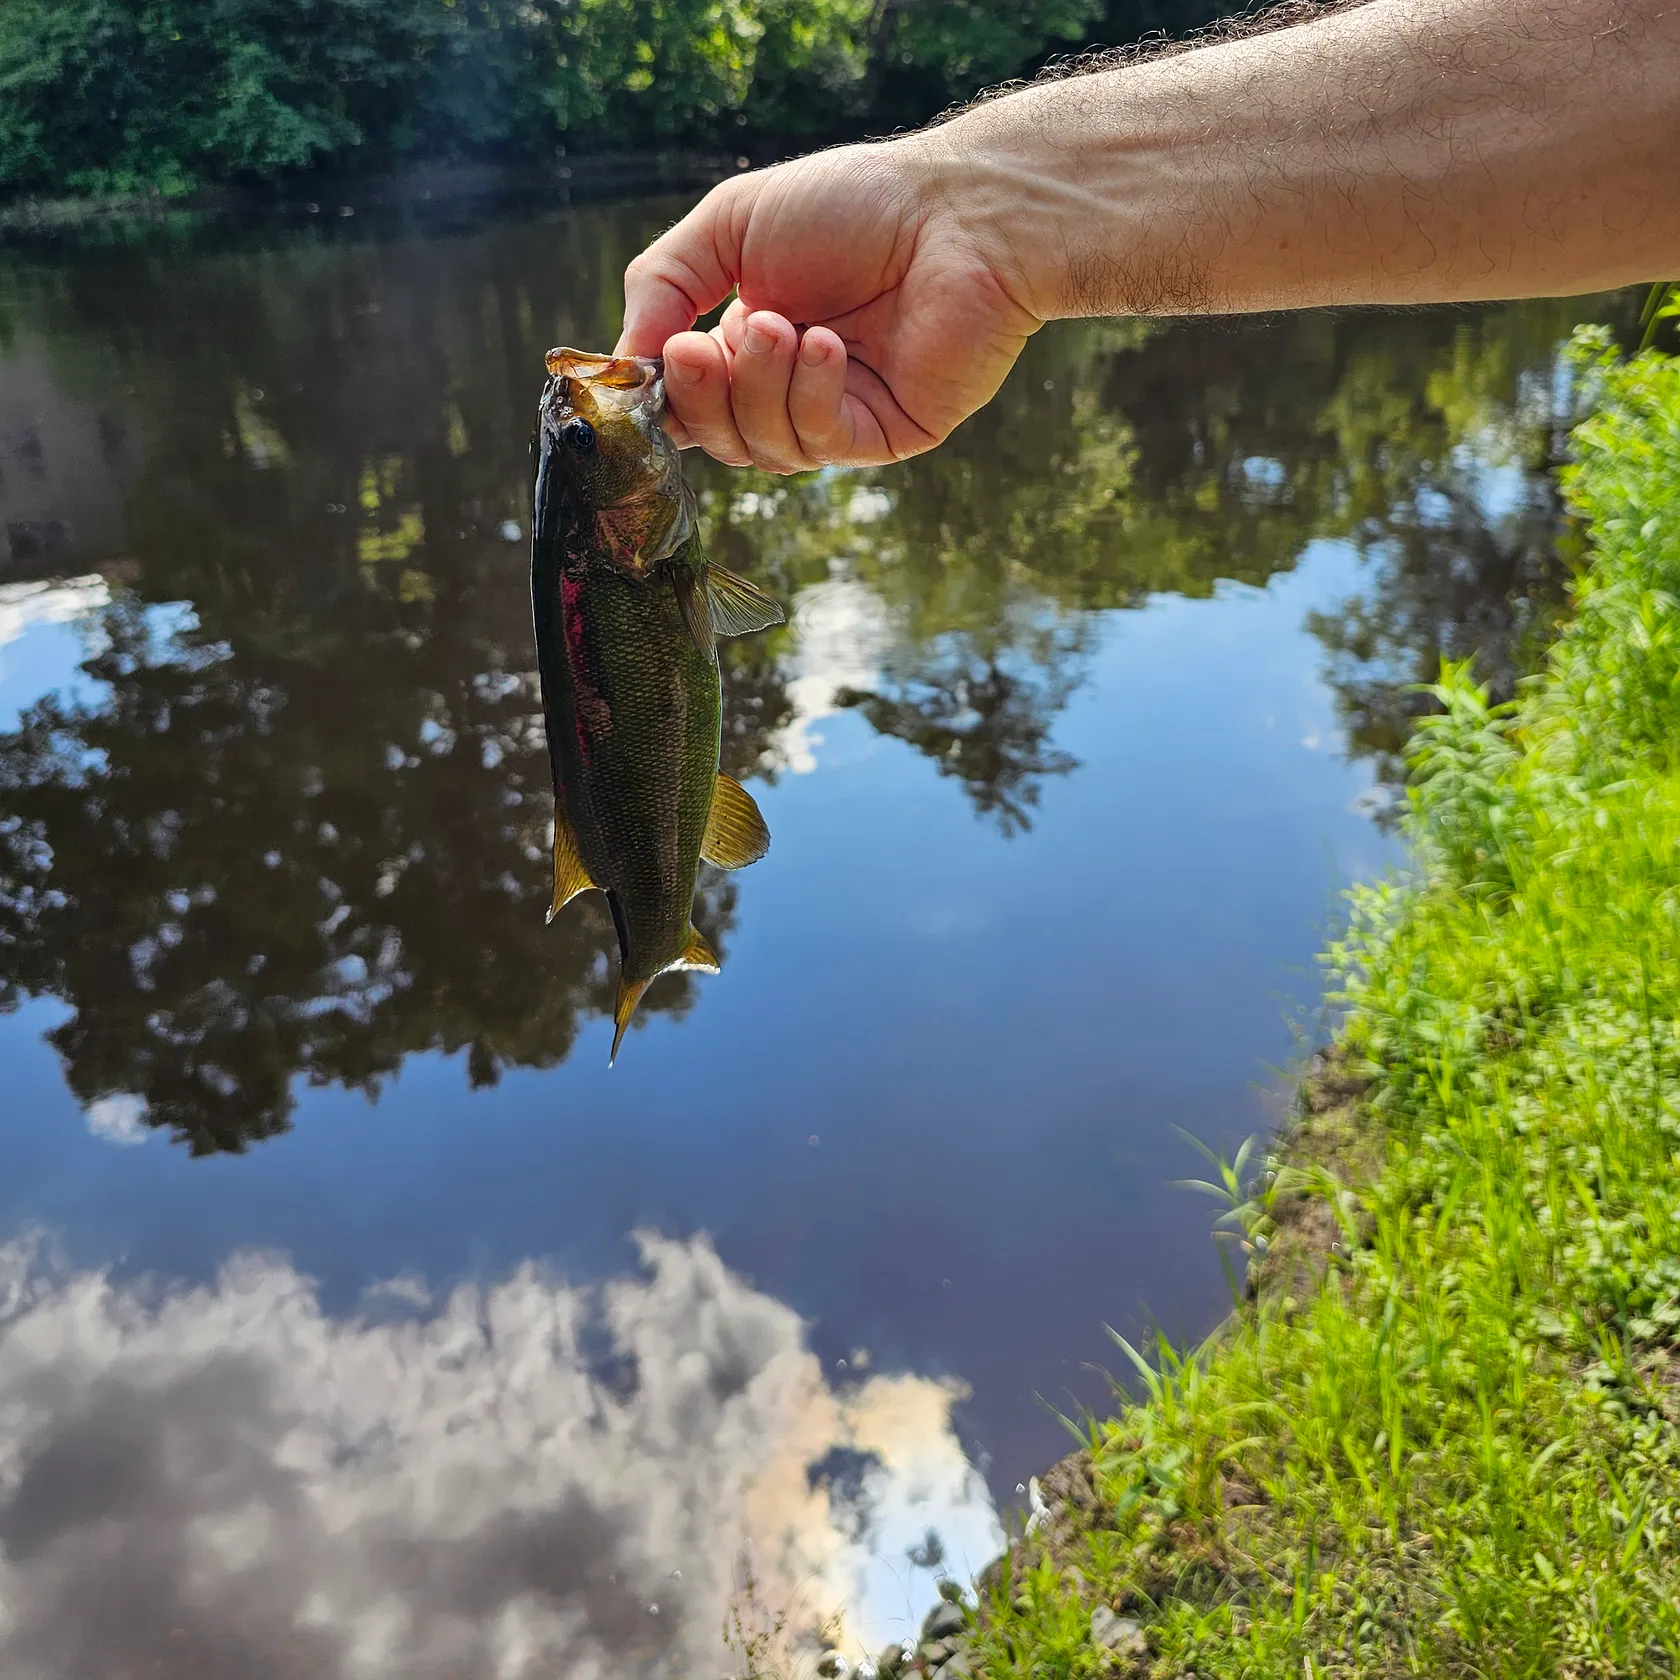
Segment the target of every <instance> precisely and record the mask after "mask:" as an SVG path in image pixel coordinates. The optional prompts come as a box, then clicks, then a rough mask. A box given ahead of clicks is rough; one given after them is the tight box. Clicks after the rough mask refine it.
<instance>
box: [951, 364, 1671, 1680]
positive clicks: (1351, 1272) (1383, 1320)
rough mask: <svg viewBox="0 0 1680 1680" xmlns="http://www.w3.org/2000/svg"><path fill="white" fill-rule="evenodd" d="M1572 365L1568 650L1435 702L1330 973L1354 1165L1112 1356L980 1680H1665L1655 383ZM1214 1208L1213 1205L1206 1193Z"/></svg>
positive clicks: (1441, 689) (1663, 1003)
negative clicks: (1197, 1334) (1510, 681)
mask: <svg viewBox="0 0 1680 1680" xmlns="http://www.w3.org/2000/svg"><path fill="white" fill-rule="evenodd" d="M1607 343H1608V339H1607V335H1604V334H1595V333H1586V334H1583V335H1580V336H1579V337H1578V340H1577V347H1576V351H1575V355H1576V358H1577V365H1578V367H1579V368H1580V370H1581V371H1582V373H1583V375H1584V377H1585V379H1586V380H1587V382H1588V384H1589V387H1590V388H1591V390H1592V392H1593V394H1594V396H1595V398H1596V412H1595V413H1594V415H1593V416H1592V418H1590V419H1589V420H1588V421H1587V422H1586V423H1585V424H1584V425H1583V426H1582V427H1581V429H1580V430H1579V431H1578V433H1577V434H1576V444H1575V448H1576V454H1577V460H1576V462H1575V464H1574V465H1572V466H1570V467H1569V468H1568V469H1567V470H1566V471H1565V473H1564V475H1563V476H1564V487H1565V492H1566V494H1567V496H1568V498H1569V501H1570V503H1571V505H1572V507H1573V509H1574V512H1575V514H1576V516H1577V518H1579V519H1580V520H1581V521H1582V522H1583V524H1584V526H1585V528H1586V532H1587V535H1588V537H1589V540H1590V542H1591V545H1592V550H1593V554H1592V563H1591V566H1590V568H1589V569H1588V571H1587V572H1586V573H1585V575H1584V576H1583V577H1582V579H1581V580H1580V582H1579V583H1578V585H1577V589H1576V612H1575V616H1574V618H1573V620H1572V621H1571V623H1570V624H1569V626H1568V627H1567V629H1566V630H1565V631H1564V633H1563V634H1562V636H1561V637H1560V639H1559V641H1558V642H1557V644H1556V646H1555V648H1554V649H1553V652H1552V654H1551V657H1550V660H1549V663H1548V666H1547V668H1546V670H1545V672H1544V674H1543V675H1542V676H1540V677H1539V678H1537V679H1536V680H1534V681H1533V682H1531V683H1529V684H1528V685H1526V686H1525V687H1524V688H1523V690H1522V691H1521V692H1520V693H1519V695H1518V697H1517V699H1516V700H1515V701H1514V702H1507V703H1497V702H1494V701H1491V700H1490V698H1489V696H1488V694H1487V692H1486V690H1485V689H1484V688H1482V687H1480V686H1478V685H1477V684H1476V682H1475V681H1474V680H1473V678H1472V676H1471V675H1470V673H1469V672H1468V671H1467V670H1466V669H1465V667H1464V666H1462V665H1448V666H1447V667H1446V668H1445V670H1444V671H1443V673H1442V676H1441V679H1440V681H1439V683H1438V684H1437V685H1435V689H1434V698H1435V699H1436V700H1437V701H1438V703H1439V705H1440V707H1441V710H1440V711H1439V713H1438V714H1437V715H1435V716H1433V717H1431V718H1429V719H1427V720H1425V721H1424V722H1423V723H1422V725H1421V726H1420V727H1419V729H1418V731H1417V734H1416V737H1415V739H1414V742H1413V745H1412V748H1411V765H1412V773H1413V783H1412V787H1411V789H1410V799H1409V809H1408V811H1407V814H1406V817H1405V822H1406V826H1407V830H1408V833H1409V835H1410V837H1411V839H1412V841H1413V844H1414V848H1415V856H1416V863H1415V867H1414V871H1413V873H1412V875H1411V877H1410V878H1409V879H1407V880H1405V881H1398V882H1386V883H1379V884H1375V885H1370V886H1366V887H1363V888H1360V889H1358V890H1357V891H1356V892H1355V893H1354V895H1353V904H1352V918H1351V925H1350V926H1349V928H1348V931H1347V933H1346V935H1345V936H1344V938H1343V939H1342V940H1340V941H1339V942H1338V943H1337V944H1336V945H1335V946H1334V947H1333V949H1332V950H1331V952H1330V953H1329V962H1330V964H1331V967H1332V969H1333V970H1334V972H1335V974H1336V975H1337V976H1338V984H1339V987H1340V996H1341V999H1342V1001H1343V1002H1344V1003H1345V1005H1346V1007H1347V1010H1348V1014H1347V1019H1346V1024H1345V1027H1344V1031H1343V1035H1342V1039H1341V1044H1340V1049H1339V1052H1338V1059H1337V1061H1336V1063H1335V1067H1334V1071H1335V1074H1336V1077H1338V1078H1340V1079H1341V1080H1342V1081H1343V1082H1344V1084H1345V1085H1347V1086H1349V1087H1350V1088H1352V1089H1358V1090H1362V1093H1363V1095H1362V1109H1363V1113H1364V1114H1365V1116H1366V1117H1367V1122H1368V1125H1369V1127H1370V1128H1371V1129H1372V1131H1373V1132H1374V1134H1375V1135H1376V1137H1377V1139H1378V1140H1379V1143H1380V1150H1381V1152H1380V1158H1379V1159H1378V1161H1377V1162H1376V1164H1375V1170H1371V1171H1356V1170H1352V1169H1346V1168H1344V1169H1343V1170H1341V1171H1337V1172H1332V1171H1322V1172H1320V1173H1319V1174H1318V1175H1317V1183H1316V1185H1315V1184H1314V1183H1313V1182H1312V1177H1311V1175H1308V1174H1305V1173H1303V1174H1302V1175H1301V1176H1300V1178H1299V1179H1298V1180H1297V1182H1296V1183H1295V1184H1294V1185H1293V1186H1292V1187H1291V1192H1292V1195H1294V1196H1295V1197H1297V1198H1307V1199H1309V1200H1312V1199H1316V1200H1317V1201H1318V1202H1320V1203H1321V1204H1323V1205H1324V1206H1325V1207H1326V1208H1327V1209H1328V1210H1329V1213H1330V1215H1331V1217H1330V1218H1329V1219H1328V1220H1327V1221H1326V1222H1325V1226H1324V1228H1325V1230H1326V1232H1327V1233H1328V1235H1327V1238H1326V1240H1325V1241H1324V1242H1323V1243H1322V1245H1321V1252H1320V1254H1319V1256H1318V1263H1317V1265H1316V1267H1314V1268H1313V1269H1312V1271H1311V1275H1309V1276H1307V1277H1306V1278H1305V1279H1304V1280H1303V1278H1302V1277H1301V1275H1300V1274H1299V1272H1296V1273H1291V1274H1289V1275H1288V1276H1285V1277H1278V1276H1267V1275H1266V1274H1265V1273H1264V1272H1263V1273H1262V1283H1261V1288H1260V1292H1259V1297H1258V1300H1257V1302H1256V1303H1255V1304H1254V1305H1253V1306H1252V1307H1251V1308H1248V1309H1246V1310H1244V1311H1243V1312H1242V1313H1240V1314H1239V1315H1237V1316H1236V1317H1235V1318H1234V1319H1233V1320H1232V1321H1231V1323H1230V1324H1229V1325H1227V1326H1226V1327H1225V1328H1224V1330H1223V1331H1222V1332H1221V1333H1220V1334H1219V1335H1218V1336H1216V1337H1215V1338H1214V1339H1213V1340H1212V1341H1211V1342H1210V1343H1209V1344H1208V1345H1207V1346H1206V1347H1205V1348H1203V1349H1200V1350H1197V1351H1195V1352H1191V1353H1184V1354H1180V1353H1176V1352H1175V1351H1174V1350H1173V1349H1171V1348H1170V1347H1168V1346H1167V1345H1166V1344H1165V1343H1164V1342H1163V1343H1161V1344H1160V1346H1159V1347H1158V1348H1157V1349H1156V1350H1155V1357H1154V1358H1153V1359H1152V1360H1146V1359H1144V1358H1143V1356H1142V1355H1141V1354H1138V1355H1135V1363H1136V1375H1137V1376H1138V1378H1139V1380H1140V1382H1141V1383H1142V1398H1141V1399H1139V1400H1135V1401H1132V1402H1130V1403H1127V1404H1124V1405H1122V1406H1121V1408H1120V1409H1119V1411H1118V1412H1117V1413H1116V1415H1115V1416H1113V1417H1112V1418H1109V1419H1106V1420H1103V1421H1101V1422H1098V1423H1095V1424H1094V1425H1093V1426H1092V1429H1091V1440H1090V1466H1091V1476H1092V1482H1093V1485H1094V1489H1095V1495H1094V1498H1093V1500H1092V1502H1091V1508H1090V1509H1088V1510H1086V1511H1084V1512H1082V1513H1076V1515H1077V1521H1075V1522H1073V1523H1072V1530H1073V1532H1072V1534H1071V1536H1068V1537H1064V1540H1063V1542H1062V1544H1061V1545H1060V1546H1059V1547H1058V1548H1055V1549H1053V1550H1044V1549H1040V1548H1034V1547H1031V1546H1029V1547H1026V1548H1025V1549H1023V1550H1020V1551H1018V1552H1017V1553H1015V1554H1014V1559H1013V1565H1012V1567H1011V1568H1008V1569H1003V1570H1000V1571H998V1572H996V1577H995V1579H993V1580H991V1581H990V1583H989V1598H988V1602H987V1617H986V1626H985V1631H984V1635H983V1659H984V1660H983V1661H981V1662H978V1663H977V1664H976V1667H977V1671H979V1672H983V1673H986V1674H988V1675H997V1676H1020V1677H1023V1680H1024V1677H1027V1676H1032V1677H1034V1680H1050V1677H1053V1676H1055V1677H1060V1676H1068V1677H1073V1676H1086V1675H1096V1674H1099V1673H1113V1672H1116V1671H1127V1670H1128V1668H1129V1671H1131V1672H1135V1673H1138V1674H1143V1673H1145V1672H1148V1673H1152V1674H1158V1675H1162V1676H1165V1675H1179V1674H1182V1673H1185V1672H1187V1671H1190V1670H1193V1671H1194V1672H1195V1673H1196V1674H1197V1675H1198V1676H1201V1677H1202V1680H1209V1677H1212V1676H1231V1677H1236V1676H1272V1675H1276V1676H1280V1677H1281V1676H1285V1675H1288V1676H1297V1675H1305V1676H1314V1677H1321V1680H1322V1677H1328V1676H1354V1675H1385V1676H1386V1675H1400V1674H1419V1675H1432V1676H1435V1675H1470V1674H1474V1675H1478V1676H1490V1677H1491V1676H1500V1677H1504V1676H1511V1677H1515V1676H1519V1675H1520V1676H1538V1675H1571V1676H1587V1675H1631V1674H1640V1675H1659V1674H1672V1673H1674V1672H1675V1671H1676V1669H1677V1668H1680V1204H1677V1201H1676V1198H1675V1194H1674V1186H1675V1182H1676V1172H1677V1169H1680V1029H1677V1028H1676V1025H1675V1023H1676V1021H1680V863H1677V859H1680V360H1671V359H1667V358H1664V357H1661V356H1658V355H1655V354H1645V355H1642V356H1640V357H1638V358H1637V359H1635V360H1634V361H1632V362H1629V363H1626V364H1623V363H1619V362H1617V361H1616V360H1615V359H1614V357H1613V356H1612V355H1611V353H1610V352H1609V350H1608V349H1607V348H1606V346H1607ZM1309 1095H1310V1088H1309ZM1311 1147H1312V1145H1311V1141H1310V1138H1309V1140H1308V1142H1307V1143H1306V1144H1305V1145H1304V1146H1303V1145H1297V1146H1296V1153H1297V1158H1299V1156H1300V1155H1301V1154H1307V1155H1309V1157H1310V1151H1311ZM1213 1188H1214V1189H1215V1191H1216V1193H1218V1194H1220V1195H1221V1197H1222V1199H1226V1200H1228V1201H1231V1202H1232V1203H1233V1205H1234V1206H1239V1207H1240V1206H1242V1205H1243V1199H1244V1198H1246V1189H1245V1187H1244V1182H1243V1175H1242V1172H1241V1170H1240V1168H1238V1167H1237V1166H1236V1164H1234V1163H1233V1166H1232V1168H1231V1170H1230V1171H1229V1172H1228V1173H1225V1174H1222V1175H1221V1183H1220V1184H1219V1185H1215V1186H1213ZM1053 1522H1054V1518H1053ZM1094 1610H1098V1611H1101V1612H1102V1613H1103V1614H1104V1615H1105V1616H1107V1615H1110V1614H1111V1613H1112V1612H1113V1611H1114V1610H1120V1611H1124V1612H1125V1613H1126V1614H1127V1615H1128V1616H1130V1617H1134V1618H1136V1619H1137V1620H1138V1621H1139V1622H1140V1623H1141V1624H1142V1626H1143V1632H1144V1638H1145V1641H1146V1643H1147V1652H1146V1653H1141V1654H1137V1655H1135V1656H1132V1657H1128V1658H1125V1659H1123V1660H1122V1659H1120V1658H1118V1657H1116V1656H1115V1655H1114V1653H1113V1652H1112V1651H1110V1650H1107V1649H1104V1648H1102V1647H1101V1646H1100V1644H1099V1643H1098V1642H1096V1641H1094V1640H1093V1638H1092V1634H1091V1621H1092V1613H1093V1611H1094ZM1105 1625H1106V1624H1105Z"/></svg>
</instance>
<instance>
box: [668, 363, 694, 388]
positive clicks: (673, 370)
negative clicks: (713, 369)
mask: <svg viewBox="0 0 1680 1680" xmlns="http://www.w3.org/2000/svg"><path fill="white" fill-rule="evenodd" d="M700 377H701V376H700V369H699V368H697V367H692V366H690V364H689V363H687V362H667V363H666V364H665V379H666V382H667V383H668V384H671V385H698V384H699V383H700Z"/></svg>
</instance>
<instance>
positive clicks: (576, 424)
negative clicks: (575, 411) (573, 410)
mask: <svg viewBox="0 0 1680 1680" xmlns="http://www.w3.org/2000/svg"><path fill="white" fill-rule="evenodd" d="M560 436H561V437H562V438H563V439H564V440H565V444H566V447H567V448H568V449H569V450H571V451H572V453H573V454H574V455H587V454H588V453H589V451H590V450H591V449H593V448H594V447H595V428H594V427H593V426H591V425H590V424H589V422H588V421H587V420H585V419H584V418H583V417H582V415H577V416H575V417H574V418H572V419H570V420H568V421H567V422H566V424H565V425H564V426H562V427H561V428H560Z"/></svg>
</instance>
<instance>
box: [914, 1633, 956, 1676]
mask: <svg viewBox="0 0 1680 1680" xmlns="http://www.w3.org/2000/svg"><path fill="white" fill-rule="evenodd" d="M950 1654H951V1642H950V1640H948V1639H930V1640H928V1641H927V1643H926V1644H925V1645H923V1646H922V1648H921V1650H920V1651H919V1652H918V1653H917V1655H918V1656H920V1657H921V1659H922V1661H923V1663H925V1664H926V1666H927V1671H928V1673H929V1674H931V1673H932V1672H933V1671H934V1670H935V1669H936V1668H938V1667H939V1665H940V1664H941V1663H942V1662H944V1661H945V1659H946V1658H947V1657H948V1656H950Z"/></svg>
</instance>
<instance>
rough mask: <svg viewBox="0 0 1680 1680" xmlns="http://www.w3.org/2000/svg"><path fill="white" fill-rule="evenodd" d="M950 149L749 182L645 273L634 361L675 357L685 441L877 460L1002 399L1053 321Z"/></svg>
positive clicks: (635, 306) (794, 456)
mask: <svg viewBox="0 0 1680 1680" xmlns="http://www.w3.org/2000/svg"><path fill="white" fill-rule="evenodd" d="M936 136H937V131H935V135H933V136H913V137H911V138H909V139H904V140H896V141H889V142H886V143H884V144H875V145H866V146H848V147H844V148H841V149H839V150H836V151H828V152H819V153H817V154H816V155H815V156H812V157H807V158H800V159H797V160H795V161H794V162H791V163H784V164H778V165H776V166H775V167H774V168H771V169H765V170H760V171H757V172H755V173H754V174H751V175H740V176H736V177H735V178H733V179H732V180H729V181H725V182H724V183H723V184H722V185H721V186H719V187H716V188H714V189H713V191H712V192H710V193H709V194H707V196H706V197H705V198H704V199H703V200H702V201H701V202H700V204H699V205H698V206H696V208H695V209H694V210H692V211H691V212H690V213H689V214H688V215H687V216H685V217H684V218H683V220H682V221H680V222H679V223H677V225H676V226H675V227H674V228H672V229H671V230H670V232H668V233H666V234H664V235H663V236H662V237H661V238H659V239H657V240H655V241H654V243H653V244H652V245H650V246H649V247H648V248H647V250H645V251H644V252H643V253H642V254H641V255H640V256H639V257H637V258H636V259H635V261H633V262H632V263H631V264H630V266H629V268H628V270H627V271H626V273H625V276H624V301H625V309H624V332H623V334H622V336H621V337H620V339H619V343H618V353H619V354H621V355H639V356H657V355H660V354H663V355H664V357H665V389H666V396H667V399H668V402H669V408H670V419H669V421H668V424H669V426H670V429H671V431H672V433H673V435H674V436H675V437H676V438H677V440H678V442H680V443H683V444H685V445H687V444H697V445H698V446H699V447H700V448H702V449H704V450H705V451H706V453H707V454H709V455H713V456H715V457H716V458H717V459H718V460H720V461H723V462H726V463H727V464H729V465H731V466H747V465H749V464H750V465H753V466H758V467H762V468H765V469H767V470H768V471H770V472H782V473H787V472H802V471H805V470H807V469H809V468H812V467H817V466H824V465H831V464H832V465H845V466H864V465H872V464H875V463H879V462H885V461H897V460H902V459H904V458H905V457H906V456H909V455H916V454H919V453H920V452H921V451H923V450H925V449H931V448H932V447H933V446H934V445H935V444H936V443H939V442H941V441H942V440H943V439H944V438H945V437H946V436H947V435H948V434H949V433H950V432H951V431H952V430H953V429H954V428H955V427H956V426H957V424H958V423H959V422H960V421H962V420H964V419H966V418H967V416H968V415H970V414H972V413H973V412H974V411H975V410H976V409H977V408H979V407H980V406H981V404H983V403H984V402H986V401H987V400H988V399H989V398H990V397H991V396H992V395H993V393H994V392H995V391H996V390H997V388H998V386H999V385H1001V384H1002V383H1003V378H1004V375H1005V374H1006V373H1008V371H1009V369H1010V367H1011V366H1012V365H1013V363H1014V361H1015V358H1016V357H1017V356H1018V355H1019V354H1020V352H1021V347H1022V345H1023V344H1024V343H1025V342H1026V340H1027V337H1028V336H1029V334H1031V333H1032V332H1034V331H1035V330H1036V329H1037V328H1038V327H1039V326H1040V325H1042V320H1041V318H1040V317H1039V316H1038V315H1036V314H1035V313H1034V312H1033V310H1032V309H1031V308H1030V306H1029V301H1025V300H1024V298H1025V288H1024V287H1023V285H1022V283H1021V281H1020V277H1019V275H1018V274H1017V272H1016V270H1015V265H1014V263H1013V261H1012V259H1011V257H1010V254H1009V253H1008V252H1007V251H1006V250H1004V249H1002V248H1001V247H1000V246H999V243H998V241H997V240H996V239H994V238H989V237H988V234H987V232H986V231H985V230H987V229H989V228H992V227H995V226H996V225H997V220H996V218H995V217H990V216H985V215H977V216H976V217H974V218H973V219H972V221H970V222H969V223H968V225H966V226H965V218H963V217H962V216H961V215H960V213H959V208H958V200H959V199H960V198H961V197H962V190H961V186H960V182H961V180H962V178H963V177H962V172H961V171H958V170H953V169H952V168H951V167H950V153H949V148H947V147H944V146H942V145H941V144H940V143H939V142H938V140H937V138H936ZM731 289H734V290H735V291H736V293H737V296H736V298H735V300H734V301H733V302H731V304H730V305H729V308H728V309H727V310H726V311H725V312H724V315H723V317H722V319H721V321H720V322H719V324H718V325H717V326H716V327H714V328H713V329H712V330H711V332H709V333H699V332H693V331H690V330H688V329H690V328H691V327H692V326H693V325H694V321H695V319H696V317H697V316H699V315H701V314H703V313H704V312H705V311H706V310H708V309H711V308H714V307H715V306H716V305H717V304H718V303H720V302H722V300H723V299H724V298H726V297H727V296H728V295H729V293H730V291H731Z"/></svg>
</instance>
